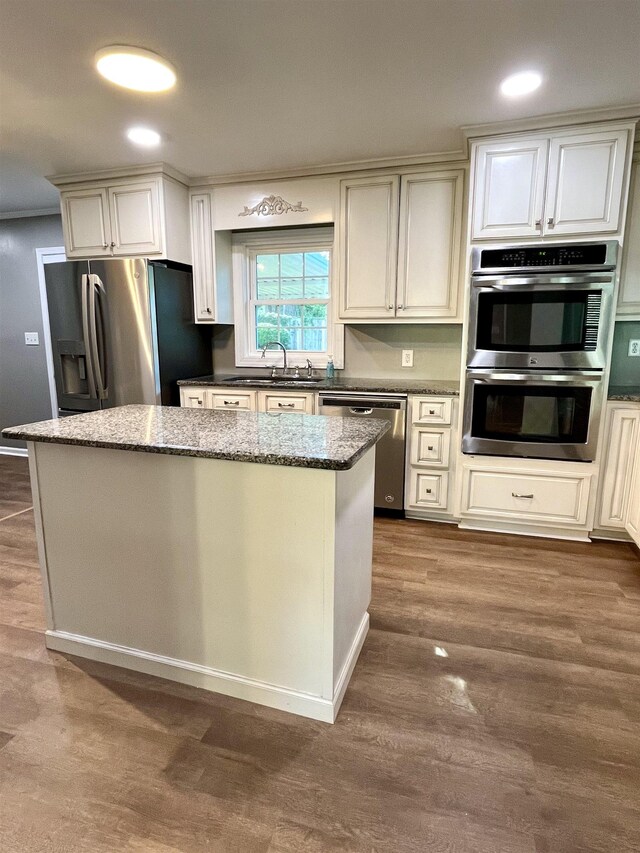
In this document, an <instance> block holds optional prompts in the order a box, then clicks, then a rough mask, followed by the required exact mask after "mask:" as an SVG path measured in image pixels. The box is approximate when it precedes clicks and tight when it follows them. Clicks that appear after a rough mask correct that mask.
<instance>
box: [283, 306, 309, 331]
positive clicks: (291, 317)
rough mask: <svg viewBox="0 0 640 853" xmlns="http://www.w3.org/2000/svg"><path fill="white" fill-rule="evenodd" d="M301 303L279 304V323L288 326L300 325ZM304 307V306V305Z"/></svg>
mask: <svg viewBox="0 0 640 853" xmlns="http://www.w3.org/2000/svg"><path fill="white" fill-rule="evenodd" d="M302 307H303V306H302V305H281V306H280V325H281V326H286V327H287V328H290V327H292V326H301V325H302ZM305 308H306V306H305Z"/></svg>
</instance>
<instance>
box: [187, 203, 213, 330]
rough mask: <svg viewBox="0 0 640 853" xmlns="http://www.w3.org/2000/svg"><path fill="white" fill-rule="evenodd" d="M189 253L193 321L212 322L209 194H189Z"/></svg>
mask: <svg viewBox="0 0 640 853" xmlns="http://www.w3.org/2000/svg"><path fill="white" fill-rule="evenodd" d="M191 253H192V257H193V302H194V313H195V318H196V323H214V322H215V320H216V317H215V281H214V275H215V244H214V236H213V223H212V219H211V194H210V193H198V194H197V195H192V196H191Z"/></svg>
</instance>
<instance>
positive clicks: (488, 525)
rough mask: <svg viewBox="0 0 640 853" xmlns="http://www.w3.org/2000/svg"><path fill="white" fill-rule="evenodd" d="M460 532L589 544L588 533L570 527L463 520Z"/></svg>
mask: <svg viewBox="0 0 640 853" xmlns="http://www.w3.org/2000/svg"><path fill="white" fill-rule="evenodd" d="M458 527H459V529H460V530H480V531H484V532H485V533H511V534H512V535H514V536H537V537H539V538H540V539H568V540H570V541H571V542H591V539H589V531H587V530H573V529H572V528H570V527H547V528H545V527H538V526H536V525H534V524H518V525H517V526H516V525H511V524H509V523H508V522H498V521H486V520H484V519H483V520H482V521H480V520H479V519H473V518H463V519H462V520H461V521H460V524H459V525H458Z"/></svg>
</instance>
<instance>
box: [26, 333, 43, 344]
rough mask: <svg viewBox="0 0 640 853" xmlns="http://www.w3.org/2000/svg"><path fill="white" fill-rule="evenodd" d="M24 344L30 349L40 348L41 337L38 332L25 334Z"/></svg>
mask: <svg viewBox="0 0 640 853" xmlns="http://www.w3.org/2000/svg"><path fill="white" fill-rule="evenodd" d="M24 342H25V345H26V346H28V347H37V346H40V337H39V335H38V333H37V332H25V333H24Z"/></svg>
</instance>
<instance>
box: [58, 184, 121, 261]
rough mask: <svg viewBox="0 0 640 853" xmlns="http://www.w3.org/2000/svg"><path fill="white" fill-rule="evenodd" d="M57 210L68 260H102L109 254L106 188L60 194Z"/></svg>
mask: <svg viewBox="0 0 640 853" xmlns="http://www.w3.org/2000/svg"><path fill="white" fill-rule="evenodd" d="M61 210H62V227H63V231H64V244H65V249H66V253H67V257H68V258H86V257H92V258H102V257H105V256H109V255H111V254H112V250H111V245H110V244H111V222H110V219H109V200H108V196H107V190H106V189H104V188H102V187H98V188H97V189H90V190H71V191H69V192H65V193H62V196H61Z"/></svg>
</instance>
